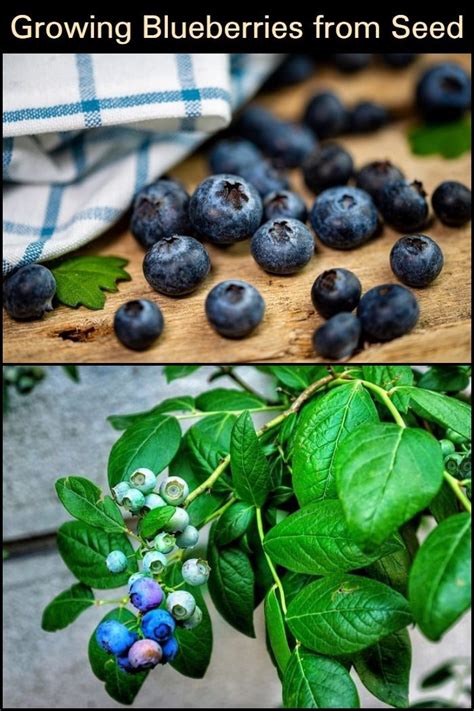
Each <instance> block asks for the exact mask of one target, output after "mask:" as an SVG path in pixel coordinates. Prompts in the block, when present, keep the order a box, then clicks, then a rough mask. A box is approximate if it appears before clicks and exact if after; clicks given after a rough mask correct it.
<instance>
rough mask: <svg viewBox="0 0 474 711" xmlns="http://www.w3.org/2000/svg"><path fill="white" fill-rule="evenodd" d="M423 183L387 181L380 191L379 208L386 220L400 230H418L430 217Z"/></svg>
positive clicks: (415, 181)
mask: <svg viewBox="0 0 474 711" xmlns="http://www.w3.org/2000/svg"><path fill="white" fill-rule="evenodd" d="M425 198H426V193H425V191H424V190H423V185H422V183H420V182H419V181H418V180H414V181H413V182H412V183H410V182H408V181H406V180H396V181H394V182H390V183H387V184H386V185H385V187H384V188H383V189H382V191H381V193H380V199H379V209H380V212H381V213H382V215H383V217H384V219H385V221H386V222H388V224H389V225H391V226H392V227H394V228H395V229H396V230H398V231H399V232H416V231H417V230H419V229H421V228H422V227H423V226H424V225H425V224H426V220H427V218H428V203H427V202H426V199H425Z"/></svg>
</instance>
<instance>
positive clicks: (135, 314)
mask: <svg viewBox="0 0 474 711" xmlns="http://www.w3.org/2000/svg"><path fill="white" fill-rule="evenodd" d="M163 326H164V319H163V314H162V313H161V311H160V308H159V307H158V306H157V305H156V304H154V303H153V301H149V300H148V299H137V300H135V301H127V303H126V304H122V306H120V308H118V309H117V311H116V312H115V316H114V331H115V335H116V336H117V338H118V339H119V341H120V342H121V343H123V345H124V346H127V348H131V349H133V350H135V351H143V350H145V349H146V348H149V347H150V346H151V345H152V343H154V341H156V339H157V338H158V337H159V336H160V335H161V332H162V331H163Z"/></svg>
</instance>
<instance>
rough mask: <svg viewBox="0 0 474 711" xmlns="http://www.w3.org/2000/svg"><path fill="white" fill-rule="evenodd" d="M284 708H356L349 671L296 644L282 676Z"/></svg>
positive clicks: (355, 697)
mask: <svg viewBox="0 0 474 711" xmlns="http://www.w3.org/2000/svg"><path fill="white" fill-rule="evenodd" d="M283 704H284V706H285V708H287V709H332V708H335V709H357V708H359V707H360V703H359V695H358V693H357V689H356V686H355V684H354V682H353V681H352V679H351V677H350V674H349V672H348V671H347V669H345V668H344V667H343V666H342V664H340V663H339V662H337V661H336V660H335V659H329V658H328V657H320V656H318V655H317V654H313V653H312V652H310V651H308V650H306V649H303V648H302V647H296V648H295V650H294V651H293V654H292V655H291V659H290V661H289V663H288V666H287V668H286V671H285V674H284V677H283Z"/></svg>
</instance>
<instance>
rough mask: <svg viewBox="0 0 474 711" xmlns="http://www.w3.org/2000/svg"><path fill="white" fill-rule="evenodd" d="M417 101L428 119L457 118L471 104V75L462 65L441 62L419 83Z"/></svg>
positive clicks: (435, 121)
mask: <svg viewBox="0 0 474 711" xmlns="http://www.w3.org/2000/svg"><path fill="white" fill-rule="evenodd" d="M416 103H417V107H418V110H419V112H420V113H421V114H422V116H423V118H424V119H426V121H430V122H434V123H438V122H445V121H455V120H456V119H459V118H461V116H462V115H463V114H464V112H465V111H467V110H468V109H469V108H470V107H471V79H470V77H469V75H468V73H467V72H466V70H465V69H463V67H461V66H459V65H458V64H454V63H453V62H442V63H440V64H435V65H434V66H432V67H430V68H429V69H427V70H426V71H425V72H424V73H423V74H422V76H421V78H420V80H419V82H418V84H417V87H416Z"/></svg>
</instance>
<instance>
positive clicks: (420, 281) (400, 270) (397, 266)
mask: <svg viewBox="0 0 474 711" xmlns="http://www.w3.org/2000/svg"><path fill="white" fill-rule="evenodd" d="M443 263H444V259H443V252H442V251H441V249H440V247H439V246H438V244H437V243H436V242H435V241H434V240H432V239H431V238H430V237H427V236H426V235H407V236H406V237H401V238H400V239H399V240H397V242H395V244H394V245H393V247H392V251H391V252H390V266H391V267H392V271H393V273H394V274H395V276H397V277H398V278H399V279H400V281H402V282H403V283H404V284H407V285H408V286H415V287H423V286H428V284H431V282H432V281H434V279H436V277H437V276H438V274H439V273H440V271H441V270H442V268H443Z"/></svg>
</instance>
